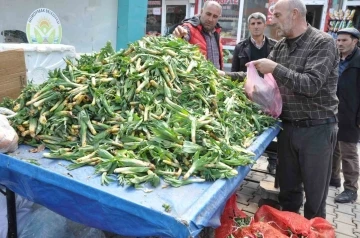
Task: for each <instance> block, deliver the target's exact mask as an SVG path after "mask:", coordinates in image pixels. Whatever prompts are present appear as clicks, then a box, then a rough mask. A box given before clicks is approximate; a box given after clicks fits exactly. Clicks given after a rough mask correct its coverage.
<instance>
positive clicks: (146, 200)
mask: <svg viewBox="0 0 360 238" xmlns="http://www.w3.org/2000/svg"><path fill="white" fill-rule="evenodd" d="M279 130H280V128H279V127H278V126H277V127H274V128H269V129H267V130H266V131H265V132H263V133H262V134H261V135H260V136H258V138H257V139H256V140H255V141H254V142H253V144H252V145H251V146H250V147H249V150H250V151H253V152H254V153H255V154H256V155H255V157H254V159H255V160H257V159H258V158H259V157H260V156H261V154H262V153H263V152H264V151H265V149H266V147H267V146H268V145H269V143H270V142H271V141H272V140H273V139H274V138H275V137H276V135H277V134H278V133H279ZM31 148H32V147H30V146H25V145H21V146H20V147H19V149H18V150H17V151H15V152H14V153H11V154H9V155H6V154H1V153H0V184H3V185H5V186H6V187H7V188H9V189H11V190H12V191H14V192H15V193H17V194H19V195H21V196H23V197H25V198H27V199H29V200H31V201H33V202H36V203H38V204H41V205H43V206H45V207H47V208H49V209H50V210H52V211H54V212H56V213H58V214H60V215H63V216H64V217H67V218H69V219H71V220H73V221H76V222H79V223H82V224H85V225H88V226H91V227H95V228H98V229H101V230H106V231H109V232H113V233H116V234H120V235H125V236H141V237H144V236H160V237H176V238H181V237H195V236H197V235H198V234H199V233H200V232H201V230H202V229H203V228H205V227H214V228H215V227H218V226H220V216H221V213H222V211H223V209H224V206H225V204H226V201H227V200H228V198H229V197H230V196H231V195H232V194H233V193H234V192H235V191H236V189H237V187H238V186H239V184H240V183H241V182H242V181H243V179H244V178H245V177H246V175H247V174H248V172H249V171H250V169H251V168H250V166H242V167H239V168H238V172H239V174H238V176H237V177H235V178H232V179H221V180H217V181H215V182H205V183H195V184H191V185H186V186H182V187H180V188H173V187H170V186H164V185H166V184H165V183H164V182H161V185H160V186H159V187H157V188H151V187H146V188H144V189H143V190H141V189H135V188H133V187H129V186H120V185H118V183H116V182H114V183H111V184H110V185H108V186H102V185H101V182H100V177H99V176H98V175H94V167H92V166H86V167H82V168H79V169H76V170H72V171H69V170H67V169H66V166H67V165H69V164H70V162H69V161H65V160H53V159H46V158H43V157H42V152H41V153H31V152H29V149H31ZM34 161H36V162H37V163H39V165H36V164H34V163H31V162H34ZM147 189H152V191H151V192H146V190H147ZM164 204H168V205H170V208H171V211H170V212H166V211H165V209H164V207H163V205H164Z"/></svg>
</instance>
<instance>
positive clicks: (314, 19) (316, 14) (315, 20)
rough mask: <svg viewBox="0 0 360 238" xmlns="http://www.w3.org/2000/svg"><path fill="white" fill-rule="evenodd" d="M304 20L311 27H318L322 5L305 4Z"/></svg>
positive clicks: (319, 25)
mask: <svg viewBox="0 0 360 238" xmlns="http://www.w3.org/2000/svg"><path fill="white" fill-rule="evenodd" d="M306 9H307V13H306V21H307V22H308V23H309V24H310V25H311V26H313V27H315V28H317V29H320V27H321V16H322V10H323V6H320V5H307V6H306Z"/></svg>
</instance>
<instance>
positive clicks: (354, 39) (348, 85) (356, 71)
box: [330, 28, 360, 203]
mask: <svg viewBox="0 0 360 238" xmlns="http://www.w3.org/2000/svg"><path fill="white" fill-rule="evenodd" d="M337 34H338V37H337V40H336V44H337V48H338V50H339V53H340V58H341V59H340V63H339V81H338V87H337V96H338V98H339V112H338V119H339V124H338V125H339V132H338V137H337V143H336V148H335V151H334V155H333V167H332V174H331V180H330V186H335V187H340V186H341V179H340V161H341V162H342V171H343V174H344V179H345V181H344V191H343V192H342V193H341V194H339V195H338V196H336V197H335V202H338V203H349V202H353V201H356V199H357V190H358V188H359V186H358V178H359V156H358V153H357V142H358V141H359V139H360V50H359V48H358V47H357V43H358V41H359V38H360V32H359V31H358V30H356V29H355V28H344V29H342V30H339V31H338V32H337Z"/></svg>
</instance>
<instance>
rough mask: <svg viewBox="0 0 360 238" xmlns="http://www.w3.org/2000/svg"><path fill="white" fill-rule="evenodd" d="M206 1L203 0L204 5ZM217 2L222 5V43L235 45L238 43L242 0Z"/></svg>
mask: <svg viewBox="0 0 360 238" xmlns="http://www.w3.org/2000/svg"><path fill="white" fill-rule="evenodd" d="M204 2H206V0H203V5H204ZM217 2H218V3H220V4H221V6H222V16H221V18H220V19H219V24H220V25H221V27H222V30H221V39H222V43H223V45H226V46H235V45H236V43H237V30H238V24H239V9H240V5H239V4H240V0H228V1H224V0H217ZM203 5H202V6H203Z"/></svg>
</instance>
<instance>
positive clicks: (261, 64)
mask: <svg viewBox="0 0 360 238" xmlns="http://www.w3.org/2000/svg"><path fill="white" fill-rule="evenodd" d="M252 62H253V64H254V66H255V68H256V69H257V70H259V71H260V73H262V74H268V73H273V72H274V69H275V67H276V66H277V65H278V64H277V63H276V62H274V61H272V60H269V59H259V60H255V61H252ZM248 65H249V63H247V64H246V67H247V66H248Z"/></svg>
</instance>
